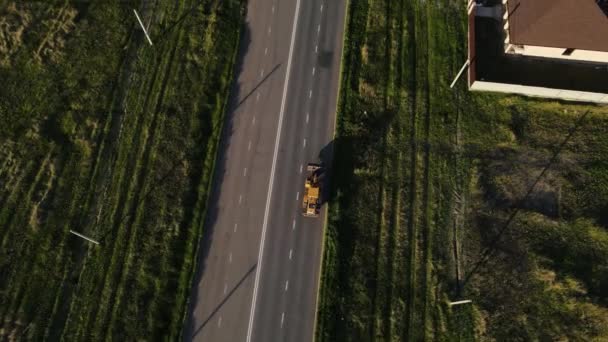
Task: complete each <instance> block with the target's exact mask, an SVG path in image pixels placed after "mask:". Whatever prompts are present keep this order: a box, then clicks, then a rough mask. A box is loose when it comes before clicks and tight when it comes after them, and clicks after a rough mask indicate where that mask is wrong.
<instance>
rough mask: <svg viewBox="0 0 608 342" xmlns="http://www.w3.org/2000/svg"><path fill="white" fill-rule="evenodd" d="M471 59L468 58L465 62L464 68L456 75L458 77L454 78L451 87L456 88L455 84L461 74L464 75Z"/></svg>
mask: <svg viewBox="0 0 608 342" xmlns="http://www.w3.org/2000/svg"><path fill="white" fill-rule="evenodd" d="M469 63H470V62H469V60H468V59H467V61H466V62H464V65H463V66H462V68H460V71H459V72H458V74H457V75H456V77H455V78H454V80H453V81H452V84H450V88H454V85H455V84H456V81H458V79H459V78H460V75H462V73H463V72H464V71H465V70H466V68H467V67H468V66H469Z"/></svg>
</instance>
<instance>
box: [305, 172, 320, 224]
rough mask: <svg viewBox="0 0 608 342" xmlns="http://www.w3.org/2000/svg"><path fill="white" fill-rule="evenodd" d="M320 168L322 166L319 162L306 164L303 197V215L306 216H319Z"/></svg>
mask: <svg viewBox="0 0 608 342" xmlns="http://www.w3.org/2000/svg"><path fill="white" fill-rule="evenodd" d="M320 169H321V166H320V165H318V164H308V165H307V166H306V183H304V197H303V198H302V215H304V216H308V217H317V216H319V208H320V207H321V200H320V195H321V182H320V180H319V172H320Z"/></svg>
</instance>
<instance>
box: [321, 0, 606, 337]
mask: <svg viewBox="0 0 608 342" xmlns="http://www.w3.org/2000/svg"><path fill="white" fill-rule="evenodd" d="M465 6H466V3H465V2H462V1H422V0H405V1H397V0H364V1H351V2H350V5H349V9H348V11H349V15H348V23H347V31H346V38H345V51H344V57H343V73H342V87H341V94H340V98H339V108H338V121H337V132H336V141H335V146H336V149H335V161H334V167H333V170H334V174H333V175H332V200H331V201H330V203H329V219H328V230H327V232H326V234H327V236H326V248H325V255H324V261H323V269H322V283H321V294H320V302H319V315H318V322H317V340H318V341H328V342H329V341H376V340H378V341H419V340H461V341H470V340H486V339H496V340H560V339H575V340H576V339H582V340H591V339H599V340H601V339H606V338H608V329H607V328H606V327H607V326H608V325H607V324H606V323H608V293H607V292H606V289H607V288H608V263H607V261H606V260H608V258H606V256H608V231H607V227H608V216H606V214H605V213H606V212H608V211H607V210H608V207H606V205H605V203H606V202H607V200H608V192H607V190H606V189H608V188H607V187H606V184H608V183H607V182H606V180H608V164H606V163H605V160H606V159H608V139H607V138H606V137H608V108H606V107H600V106H590V105H589V106H588V105H580V104H572V103H561V102H555V101H548V100H534V99H526V98H522V97H516V96H502V95H496V94H488V93H471V92H469V91H468V90H467V88H466V80H465V79H464V77H463V79H461V80H460V81H459V83H458V84H457V85H456V87H455V88H454V89H450V88H449V84H450V83H451V81H452V79H453V77H454V76H455V75H456V73H457V72H458V70H459V69H460V66H461V65H462V64H463V63H464V61H465V60H466V33H467V27H466V9H465ZM587 111H589V114H588V115H587V116H586V117H585V119H584V120H583V121H582V122H581V123H580V126H579V127H578V128H577V130H576V131H575V132H574V133H573V135H572V137H571V139H570V140H569V142H568V143H567V144H566V145H565V148H564V149H563V150H562V151H560V153H559V156H558V158H557V161H556V162H555V163H554V164H553V165H552V166H551V168H550V169H549V171H547V172H546V174H545V176H544V177H543V178H542V179H541V181H540V182H539V183H538V184H537V185H536V187H534V191H532V193H531V195H530V196H529V197H527V198H526V200H522V199H523V198H524V196H525V194H526V192H527V191H528V189H530V187H531V186H532V183H533V181H534V179H535V178H536V176H537V175H538V174H540V173H541V171H542V169H543V168H544V166H545V165H546V164H547V163H548V162H549V160H550V158H551V156H552V154H553V153H554V152H555V151H556V148H557V147H558V146H559V145H560V144H561V142H562V141H563V140H564V139H565V137H566V136H567V135H568V133H569V131H570V130H571V129H572V128H573V127H575V126H576V122H577V120H578V119H579V118H580V117H581V116H582V115H583V114H584V113H585V112H587ZM516 209H518V210H519V212H518V214H517V215H516V216H515V219H513V220H512V222H511V223H509V224H508V225H506V223H507V220H508V217H509V215H510V214H512V213H513V211H514V210H516ZM503 227H507V228H506V229H504V233H503V234H501V235H500V238H499V239H497V238H496V237H497V236H498V235H499V232H500V231H502V230H503ZM494 241H497V242H494ZM485 255H489V257H487V258H485V257H484V256H485ZM458 299H471V300H472V301H473V303H472V304H465V305H462V306H453V307H451V306H449V304H448V303H449V302H450V301H455V300H458Z"/></svg>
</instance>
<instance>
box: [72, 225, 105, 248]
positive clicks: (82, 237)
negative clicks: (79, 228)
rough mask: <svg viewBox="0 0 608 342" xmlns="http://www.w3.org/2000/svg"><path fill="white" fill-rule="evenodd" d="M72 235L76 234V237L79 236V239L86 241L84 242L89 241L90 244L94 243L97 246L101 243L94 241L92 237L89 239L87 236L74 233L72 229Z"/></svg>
mask: <svg viewBox="0 0 608 342" xmlns="http://www.w3.org/2000/svg"><path fill="white" fill-rule="evenodd" d="M70 233H72V234H74V235H76V236H78V237H79V238H81V239H84V240H87V241H89V242H92V243H94V244H96V245H99V241H97V240H94V239H91V238H90V237H88V236H86V235H84V234H80V233H78V232H75V231H73V230H71V229H70Z"/></svg>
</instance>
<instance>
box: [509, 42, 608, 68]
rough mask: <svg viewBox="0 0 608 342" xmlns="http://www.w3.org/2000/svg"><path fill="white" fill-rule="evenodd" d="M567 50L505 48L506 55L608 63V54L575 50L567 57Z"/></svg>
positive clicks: (519, 46) (542, 47)
mask: <svg viewBox="0 0 608 342" xmlns="http://www.w3.org/2000/svg"><path fill="white" fill-rule="evenodd" d="M607 39H608V38H607ZM565 50H566V49H565V48H553V47H545V46H534V45H515V44H506V46H505V52H506V53H513V54H520V55H525V56H536V57H545V58H559V59H567V60H579V61H588V62H598V63H608V52H602V51H590V50H578V49H575V50H574V51H573V52H572V54H570V55H569V56H566V55H564V54H563V53H564V51H565Z"/></svg>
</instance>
